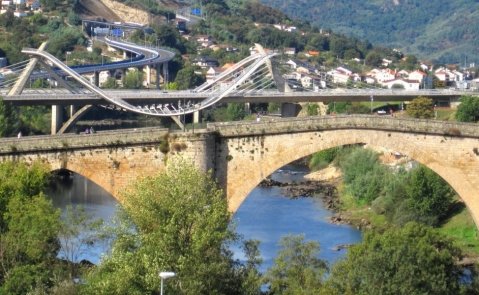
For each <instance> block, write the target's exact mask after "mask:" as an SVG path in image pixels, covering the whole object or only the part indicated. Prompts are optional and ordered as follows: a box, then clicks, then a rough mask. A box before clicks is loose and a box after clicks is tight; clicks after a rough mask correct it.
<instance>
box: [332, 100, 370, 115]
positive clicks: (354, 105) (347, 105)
mask: <svg viewBox="0 0 479 295" xmlns="http://www.w3.org/2000/svg"><path fill="white" fill-rule="evenodd" d="M370 112H371V110H370V108H369V107H368V106H366V105H365V104H362V103H360V102H332V103H331V102H330V103H329V104H328V113H329V114H333V113H335V114H369V113H370Z"/></svg>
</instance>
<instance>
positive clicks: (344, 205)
mask: <svg viewBox="0 0 479 295" xmlns="http://www.w3.org/2000/svg"><path fill="white" fill-rule="evenodd" d="M384 158H387V161H386V163H385V164H389V165H392V166H394V164H395V162H396V161H397V162H401V164H404V162H405V160H404V158H403V157H402V156H400V157H398V156H397V155H394V154H391V155H388V157H386V156H383V159H384ZM383 163H384V160H383ZM304 178H305V179H308V181H311V182H313V183H314V182H319V183H321V186H323V185H332V186H334V191H335V193H334V194H331V195H330V196H328V197H327V198H326V199H324V201H325V202H326V203H327V204H328V206H327V207H328V209H329V210H332V211H333V212H334V214H333V216H332V217H331V220H330V222H332V223H334V224H348V225H351V226H354V227H356V228H357V229H360V230H367V229H372V228H376V229H384V228H387V227H389V226H390V223H389V222H388V220H387V219H386V217H385V216H384V215H382V214H378V213H376V212H374V210H372V208H371V206H370V205H360V204H358V203H357V201H356V199H355V198H354V197H353V196H351V195H350V194H349V193H348V192H347V191H346V190H345V188H344V185H343V183H342V174H341V171H340V169H339V168H337V167H334V166H333V165H330V166H328V167H326V168H325V169H321V170H319V171H315V172H312V173H310V174H307V175H305V177H304ZM321 186H320V187H321ZM319 189H321V188H319ZM456 202H457V207H458V208H459V209H457V210H454V212H453V213H451V216H450V217H449V218H448V219H447V220H445V221H444V222H443V223H442V224H441V225H440V226H439V227H437V228H436V230H437V231H438V232H440V233H442V234H444V235H445V236H448V237H450V238H451V239H453V240H454V241H455V243H456V245H457V246H458V247H460V248H461V249H462V251H463V253H464V254H465V255H466V257H465V259H466V260H467V261H476V262H477V261H479V235H478V230H477V227H476V224H475V223H474V221H473V219H472V217H471V216H470V214H469V213H468V210H467V208H466V207H465V206H464V205H463V203H462V201H461V200H460V199H457V200H456ZM461 205H462V206H461Z"/></svg>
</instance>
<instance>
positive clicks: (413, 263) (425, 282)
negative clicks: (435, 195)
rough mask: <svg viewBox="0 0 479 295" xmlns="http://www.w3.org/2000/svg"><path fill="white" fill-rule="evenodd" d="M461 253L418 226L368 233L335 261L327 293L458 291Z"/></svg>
mask: <svg viewBox="0 0 479 295" xmlns="http://www.w3.org/2000/svg"><path fill="white" fill-rule="evenodd" d="M460 256H461V253H460V251H459V249H457V248H456V247H455V246H454V245H453V243H452V241H450V240H448V239H446V238H444V237H443V236H441V235H439V234H438V233H436V232H434V231H433V230H432V229H430V228H429V227H426V226H424V225H421V224H416V223H409V224H407V225H405V226H404V227H402V228H391V229H389V230H387V231H386V232H384V233H383V234H380V233H375V232H369V233H367V234H366V235H365V236H364V239H363V241H362V242H361V243H360V244H357V245H354V246H352V247H351V248H350V249H349V250H348V253H347V254H346V258H345V259H344V260H343V261H340V262H339V263H337V264H336V265H335V266H334V268H333V271H332V273H331V276H330V277H329V279H328V281H327V282H326V286H327V287H326V289H325V294H338V295H339V294H345V295H353V294H368V295H369V294H384V295H388V294H390V295H401V294H407V295H411V294H412V295H415V294H417V295H419V294H451V295H452V294H459V291H460V286H459V279H460V276H461V270H460V268H459V267H458V266H457V265H456V261H457V260H458V259H459V258H460Z"/></svg>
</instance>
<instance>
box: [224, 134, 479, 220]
mask: <svg viewBox="0 0 479 295" xmlns="http://www.w3.org/2000/svg"><path fill="white" fill-rule="evenodd" d="M360 143H364V144H369V145H372V146H378V147H384V148H387V149H391V150H394V151H398V152H400V153H402V154H405V155H407V156H409V157H410V158H412V159H414V160H416V161H418V162H420V163H422V164H423V165H425V166H427V167H429V168H430V169H432V170H433V171H435V172H436V173H437V174H438V175H440V176H441V177H442V178H443V179H444V180H445V181H446V182H448V183H449V184H450V185H451V187H452V188H453V189H454V190H455V191H456V192H457V193H458V195H459V196H460V197H461V199H462V200H463V201H464V203H465V204H466V206H467V208H468V209H469V211H470V213H471V215H472V216H473V218H474V221H475V223H476V225H478V224H479V223H478V221H479V152H478V151H477V149H478V147H479V140H478V139H476V138H464V137H454V136H445V135H430V134H420V133H416V134H414V133H405V132H395V131H382V130H370V129H356V128H351V129H338V130H323V131H312V132H302V133H280V134H272V135H270V134H268V135H266V136H265V135H256V136H251V137H234V136H232V137H226V138H224V139H223V141H222V144H221V150H220V153H219V157H222V158H223V157H224V158H226V159H228V163H227V168H226V171H224V173H225V174H226V175H227V177H226V178H225V179H223V181H224V182H225V183H226V185H225V187H226V193H227V197H228V203H229V209H230V211H232V212H234V211H236V210H237V209H238V208H239V206H240V205H241V203H242V202H243V201H244V200H245V199H246V197H247V195H248V194H249V193H250V192H251V191H252V190H253V189H254V187H256V186H257V185H258V184H259V183H260V182H261V180H263V179H264V178H265V177H267V176H268V175H270V174H271V173H273V172H274V171H276V170H277V169H279V168H280V167H282V166H284V165H286V164H288V163H290V162H292V161H294V160H297V159H300V158H302V157H305V156H308V155H311V154H313V153H315V152H318V151H321V150H325V149H328V148H332V147H336V146H343V145H349V144H360Z"/></svg>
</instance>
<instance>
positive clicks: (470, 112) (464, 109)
mask: <svg viewBox="0 0 479 295" xmlns="http://www.w3.org/2000/svg"><path fill="white" fill-rule="evenodd" d="M456 119H457V120H458V121H460V122H477V121H479V97H475V96H462V97H461V104H460V105H459V106H458V107H457V111H456Z"/></svg>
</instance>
